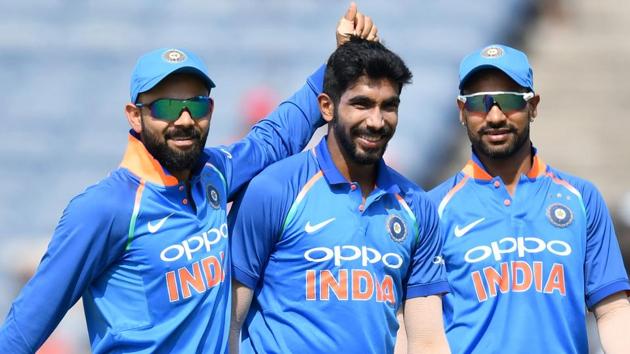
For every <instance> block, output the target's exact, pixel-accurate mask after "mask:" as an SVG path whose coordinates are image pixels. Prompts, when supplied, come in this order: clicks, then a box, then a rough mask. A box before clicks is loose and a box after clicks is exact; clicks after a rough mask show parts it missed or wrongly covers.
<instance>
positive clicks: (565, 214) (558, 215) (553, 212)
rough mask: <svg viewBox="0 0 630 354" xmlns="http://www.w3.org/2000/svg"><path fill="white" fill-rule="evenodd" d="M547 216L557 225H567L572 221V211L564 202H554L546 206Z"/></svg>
mask: <svg viewBox="0 0 630 354" xmlns="http://www.w3.org/2000/svg"><path fill="white" fill-rule="evenodd" d="M547 218H548V219H549V222H550V223H552V224H553V225H555V226H557V227H567V226H569V225H570V224H571V223H572V222H573V212H572V211H571V209H570V208H569V207H568V206H566V205H564V204H560V203H554V204H551V205H550V206H549V207H548V208H547Z"/></svg>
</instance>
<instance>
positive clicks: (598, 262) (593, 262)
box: [582, 183, 630, 308]
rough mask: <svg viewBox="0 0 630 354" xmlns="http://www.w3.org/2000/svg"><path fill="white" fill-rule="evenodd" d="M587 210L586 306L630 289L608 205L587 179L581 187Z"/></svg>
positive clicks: (590, 306)
mask: <svg viewBox="0 0 630 354" xmlns="http://www.w3.org/2000/svg"><path fill="white" fill-rule="evenodd" d="M582 197H583V202H584V206H585V210H586V218H587V227H586V262H585V265H584V271H585V277H584V278H585V282H586V283H585V289H586V304H587V305H588V307H589V308H592V307H593V306H595V305H596V304H597V303H598V302H600V301H601V300H603V299H604V298H606V297H607V296H610V295H612V294H614V293H617V292H619V291H624V290H625V291H627V290H629V289H630V283H629V282H628V275H627V273H626V269H625V267H624V264H623V259H622V258H621V251H620V249H619V243H618V242H617V235H616V234H615V229H614V227H613V223H612V219H611V217H610V213H609V212H608V208H607V207H606V204H605V202H604V199H603V198H602V196H601V194H600V193H599V191H598V190H597V189H596V188H595V187H594V186H593V185H591V184H590V183H587V184H585V185H584V188H583V190H582Z"/></svg>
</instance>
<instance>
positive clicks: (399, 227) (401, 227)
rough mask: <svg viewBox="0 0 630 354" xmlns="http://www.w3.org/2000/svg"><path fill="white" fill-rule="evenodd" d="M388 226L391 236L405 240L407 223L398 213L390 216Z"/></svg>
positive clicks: (394, 238)
mask: <svg viewBox="0 0 630 354" xmlns="http://www.w3.org/2000/svg"><path fill="white" fill-rule="evenodd" d="M386 228H387V232H389V236H390V237H391V238H392V240H394V241H396V242H403V241H404V240H405V238H406V237H407V225H406V224H405V222H404V221H403V219H401V218H400V217H399V216H398V215H390V216H389V218H388V219H387V223H386Z"/></svg>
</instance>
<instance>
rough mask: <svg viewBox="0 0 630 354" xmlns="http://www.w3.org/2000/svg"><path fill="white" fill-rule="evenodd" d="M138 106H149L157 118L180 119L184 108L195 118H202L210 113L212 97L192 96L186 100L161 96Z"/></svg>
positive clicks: (170, 120) (137, 104)
mask: <svg viewBox="0 0 630 354" xmlns="http://www.w3.org/2000/svg"><path fill="white" fill-rule="evenodd" d="M136 106H137V107H148V108H150V109H151V115H152V116H153V117H155V118H157V119H161V120H165V121H169V122H173V121H176V120H177V119H179V116H181V114H182V111H183V110H187V111H188V113H190V116H191V117H192V118H193V119H200V118H203V117H205V116H207V115H208V113H210V108H211V107H212V99H211V98H210V97H208V96H198V97H192V98H188V99H185V100H180V99H175V98H160V99H157V100H155V101H153V102H151V103H146V104H145V103H136Z"/></svg>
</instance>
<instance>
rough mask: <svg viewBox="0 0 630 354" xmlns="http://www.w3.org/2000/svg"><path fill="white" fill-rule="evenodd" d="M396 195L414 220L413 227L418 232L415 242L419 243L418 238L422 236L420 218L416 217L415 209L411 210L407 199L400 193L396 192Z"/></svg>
mask: <svg viewBox="0 0 630 354" xmlns="http://www.w3.org/2000/svg"><path fill="white" fill-rule="evenodd" d="M395 196H396V200H398V203H399V204H400V206H402V208H403V209H404V210H405V211H406V212H407V214H408V215H409V217H410V218H411V220H413V229H414V230H415V232H416V239H415V241H414V243H415V244H417V243H418V239H419V238H420V227H419V226H418V219H416V215H415V214H414V213H413V211H411V208H410V207H409V205H408V204H407V202H406V201H405V199H404V198H403V197H402V196H401V195H400V194H398V193H396V194H395Z"/></svg>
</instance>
